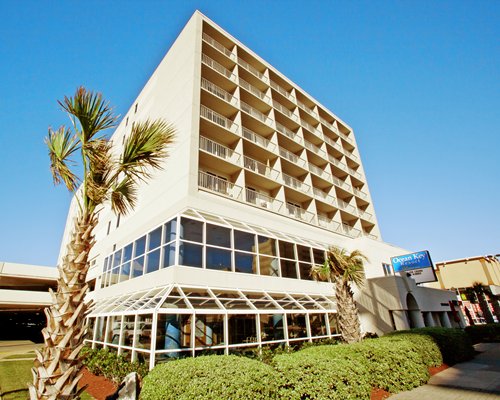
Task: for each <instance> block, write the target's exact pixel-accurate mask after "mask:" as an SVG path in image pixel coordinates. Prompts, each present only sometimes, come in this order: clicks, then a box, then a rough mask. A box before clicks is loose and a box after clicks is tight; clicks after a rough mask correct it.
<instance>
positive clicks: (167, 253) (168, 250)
mask: <svg viewBox="0 0 500 400" xmlns="http://www.w3.org/2000/svg"><path fill="white" fill-rule="evenodd" d="M174 264H175V242H173V243H170V244H166V245H165V246H163V268H166V267H170V266H172V265H174Z"/></svg>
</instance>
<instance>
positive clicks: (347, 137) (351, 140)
mask: <svg viewBox="0 0 500 400" xmlns="http://www.w3.org/2000/svg"><path fill="white" fill-rule="evenodd" d="M337 133H338V134H339V136H340V137H341V138H343V139H345V140H347V141H348V142H349V143H351V144H354V140H353V139H352V138H351V137H350V136H347V135H346V134H345V133H344V132H341V131H340V130H337Z"/></svg>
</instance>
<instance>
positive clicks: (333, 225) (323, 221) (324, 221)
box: [318, 215, 340, 232]
mask: <svg viewBox="0 0 500 400" xmlns="http://www.w3.org/2000/svg"><path fill="white" fill-rule="evenodd" d="M318 225H319V226H322V227H323V228H327V229H329V230H331V231H334V232H340V223H338V222H337V221H332V219H331V218H328V217H326V216H324V215H318Z"/></svg>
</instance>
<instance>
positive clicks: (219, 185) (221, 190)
mask: <svg viewBox="0 0 500 400" xmlns="http://www.w3.org/2000/svg"><path fill="white" fill-rule="evenodd" d="M198 187H200V188H202V189H205V190H208V191H210V192H213V193H217V194H220V195H223V196H225V197H230V198H232V199H236V200H239V199H240V198H241V194H242V188H241V187H240V186H237V185H235V184H233V183H232V182H229V181H227V180H225V179H222V178H219V177H217V176H213V175H210V174H207V173H206V172H203V171H199V172H198Z"/></svg>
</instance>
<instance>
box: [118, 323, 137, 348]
mask: <svg viewBox="0 0 500 400" xmlns="http://www.w3.org/2000/svg"><path fill="white" fill-rule="evenodd" d="M134 324H135V315H126V316H124V317H123V334H122V338H121V345H122V346H130V347H132V344H133V343H134Z"/></svg>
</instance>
